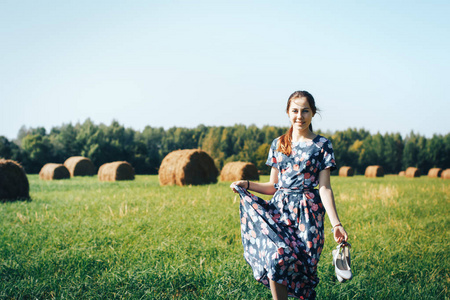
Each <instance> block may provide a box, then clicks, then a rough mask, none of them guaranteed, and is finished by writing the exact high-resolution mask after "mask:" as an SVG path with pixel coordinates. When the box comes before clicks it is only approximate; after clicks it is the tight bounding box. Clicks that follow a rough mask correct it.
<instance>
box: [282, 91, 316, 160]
mask: <svg viewBox="0 0 450 300" xmlns="http://www.w3.org/2000/svg"><path fill="white" fill-rule="evenodd" d="M299 98H306V100H308V104H309V107H311V111H312V113H313V115H315V114H316V112H317V107H316V102H315V101H314V97H313V96H312V95H311V94H310V93H308V92H307V91H296V92H293V93H292V94H291V95H290V96H289V99H288V102H287V106H286V113H289V108H290V107H291V102H292V100H294V99H299ZM292 130H293V128H292V125H291V127H290V128H289V130H288V131H287V132H286V133H285V134H283V135H282V136H280V139H279V140H278V146H277V151H279V152H281V153H283V154H285V155H287V156H289V155H291V151H292V146H291V144H292ZM309 130H311V131H313V128H312V125H311V124H309Z"/></svg>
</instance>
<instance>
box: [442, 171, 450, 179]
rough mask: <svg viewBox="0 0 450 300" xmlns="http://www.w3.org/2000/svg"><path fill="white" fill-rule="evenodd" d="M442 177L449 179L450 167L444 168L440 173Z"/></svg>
mask: <svg viewBox="0 0 450 300" xmlns="http://www.w3.org/2000/svg"><path fill="white" fill-rule="evenodd" d="M441 178H442V179H450V169H445V170H444V171H442V174H441Z"/></svg>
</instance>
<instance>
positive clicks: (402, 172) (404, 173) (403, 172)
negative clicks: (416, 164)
mask: <svg viewBox="0 0 450 300" xmlns="http://www.w3.org/2000/svg"><path fill="white" fill-rule="evenodd" d="M405 175H406V172H405V171H400V173H398V176H405Z"/></svg>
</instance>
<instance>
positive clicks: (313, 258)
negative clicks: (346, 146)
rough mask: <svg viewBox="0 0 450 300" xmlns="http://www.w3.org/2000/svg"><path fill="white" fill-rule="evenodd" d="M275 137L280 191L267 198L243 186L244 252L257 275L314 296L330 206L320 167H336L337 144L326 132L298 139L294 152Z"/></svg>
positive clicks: (273, 156)
mask: <svg viewBox="0 0 450 300" xmlns="http://www.w3.org/2000/svg"><path fill="white" fill-rule="evenodd" d="M278 139H279V138H277V139H275V140H274V141H273V142H272V145H271V148H270V151H269V155H268V159H267V162H266V164H267V165H269V166H271V167H275V168H277V169H278V183H277V184H275V187H276V189H277V191H276V192H275V194H274V196H273V198H272V199H271V200H270V201H265V200H263V199H261V198H259V197H257V196H255V195H253V194H251V193H249V192H248V191H247V190H246V189H244V188H241V187H239V186H235V189H236V190H237V191H238V192H239V195H240V198H241V202H240V216H241V236H242V244H243V246H244V258H245V260H246V261H247V262H248V263H249V265H250V266H251V268H252V270H253V276H254V277H255V279H256V280H257V281H259V282H261V283H262V284H264V285H265V286H266V287H268V288H270V286H269V279H271V280H273V281H275V282H277V283H280V284H283V285H285V286H287V288H288V293H289V296H291V297H296V298H299V299H314V298H315V295H316V292H315V290H314V288H315V287H316V286H317V284H318V283H319V278H318V277H317V263H318V262H319V258H320V254H321V252H322V249H323V245H324V232H323V230H324V229H323V222H324V217H325V209H324V207H323V204H322V201H321V200H320V196H319V191H318V190H317V189H315V187H317V186H318V184H319V173H320V171H322V170H324V169H326V168H330V169H332V170H333V169H335V168H336V163H335V159H334V153H333V147H332V145H331V142H330V141H329V140H328V139H326V138H325V137H323V136H320V135H317V136H316V137H315V138H314V139H313V140H312V141H309V142H299V143H293V144H292V153H291V155H289V156H286V155H285V154H283V153H281V152H278V151H277V150H276V149H277V143H278Z"/></svg>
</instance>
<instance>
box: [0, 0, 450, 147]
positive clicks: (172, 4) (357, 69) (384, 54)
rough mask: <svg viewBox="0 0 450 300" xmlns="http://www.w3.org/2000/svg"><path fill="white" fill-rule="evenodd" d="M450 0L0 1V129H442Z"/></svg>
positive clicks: (449, 105)
mask: <svg viewBox="0 0 450 300" xmlns="http://www.w3.org/2000/svg"><path fill="white" fill-rule="evenodd" d="M449 15H450V1H384V0H383V1H300V0H295V1H294V0H292V1H283V0H281V1H242V0H240V1H234V0H231V1H92V0H90V1H56V0H55V1H34V0H33V1H9V0H8V1H5V0H1V1H0V41H1V46H0V66H1V67H0V101H1V113H0V116H1V119H0V135H4V136H6V137H7V138H9V139H12V138H15V137H16V136H17V133H18V131H19V129H20V127H21V126H22V125H25V126H27V127H38V126H43V127H45V128H46V129H47V130H49V129H50V128H51V127H53V126H61V125H62V124H65V123H72V124H75V123H77V122H84V120H85V119H86V118H91V120H93V121H94V122H95V123H97V124H98V123H105V124H110V123H111V121H112V120H113V119H115V120H117V121H119V123H121V124H123V125H124V126H125V127H132V128H134V129H136V130H142V129H143V128H144V127H145V126H146V125H150V126H153V127H159V126H162V127H165V128H170V127H172V126H182V127H196V126H197V125H199V124H204V125H225V126H228V125H234V124H236V123H240V124H245V125H251V124H255V125H257V126H263V125H276V126H287V125H288V124H289V123H288V118H287V116H286V115H285V112H284V111H285V105H286V100H287V97H288V96H289V95H290V94H291V93H292V92H293V91H295V90H307V91H309V92H310V93H312V94H313V95H314V97H315V98H316V102H317V106H318V107H319V108H320V109H321V110H322V112H321V116H317V117H315V118H314V122H313V124H314V126H315V128H320V129H321V130H324V131H326V130H331V131H334V130H343V129H347V128H349V127H352V128H365V129H367V130H370V131H371V132H372V133H376V132H378V131H379V132H381V133H385V132H399V133H401V134H402V135H403V136H406V134H408V133H409V132H410V131H411V130H413V131H414V132H416V133H420V134H422V135H425V136H428V137H430V136H432V135H433V134H434V133H438V134H447V133H449V132H450V118H449V116H450V114H449V112H450V99H449V98H450V97H449V95H448V92H447V89H448V86H449V75H450V59H449V56H450V54H449V53H450V34H449V32H450V18H449Z"/></svg>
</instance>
